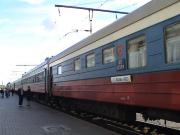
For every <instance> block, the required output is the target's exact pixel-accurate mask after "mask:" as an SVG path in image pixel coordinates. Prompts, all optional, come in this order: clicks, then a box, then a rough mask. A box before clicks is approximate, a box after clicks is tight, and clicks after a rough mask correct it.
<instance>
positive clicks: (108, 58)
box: [103, 47, 115, 64]
mask: <svg viewBox="0 0 180 135" xmlns="http://www.w3.org/2000/svg"><path fill="white" fill-rule="evenodd" d="M114 60H115V56H114V48H113V47H112V48H108V49H104V50H103V63H104V64H107V63H110V62H114Z"/></svg>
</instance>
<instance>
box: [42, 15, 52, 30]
mask: <svg viewBox="0 0 180 135" xmlns="http://www.w3.org/2000/svg"><path fill="white" fill-rule="evenodd" d="M42 25H43V26H44V28H45V29H46V30H48V31H51V30H53V29H54V28H55V22H53V21H52V20H50V19H49V18H46V19H45V20H44V21H43V22H42Z"/></svg>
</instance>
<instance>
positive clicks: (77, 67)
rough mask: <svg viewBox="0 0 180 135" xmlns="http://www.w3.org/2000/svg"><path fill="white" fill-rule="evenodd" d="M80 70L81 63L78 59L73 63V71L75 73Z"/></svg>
mask: <svg viewBox="0 0 180 135" xmlns="http://www.w3.org/2000/svg"><path fill="white" fill-rule="evenodd" d="M80 69H81V62H80V58H78V59H76V60H75V61H74V70H75V71H77V70H80Z"/></svg>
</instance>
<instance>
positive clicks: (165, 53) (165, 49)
mask: <svg viewBox="0 0 180 135" xmlns="http://www.w3.org/2000/svg"><path fill="white" fill-rule="evenodd" d="M178 23H180V21H176V22H173V23H170V24H167V25H165V26H164V27H163V39H164V43H163V46H164V61H165V64H178V63H180V62H168V55H167V38H166V37H167V36H166V29H167V28H168V27H170V26H173V25H176V24H178Z"/></svg>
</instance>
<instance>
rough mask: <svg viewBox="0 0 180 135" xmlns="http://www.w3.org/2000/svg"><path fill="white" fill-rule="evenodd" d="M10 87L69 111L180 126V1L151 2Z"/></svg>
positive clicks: (45, 63) (160, 0) (82, 41)
mask: <svg viewBox="0 0 180 135" xmlns="http://www.w3.org/2000/svg"><path fill="white" fill-rule="evenodd" d="M12 85H13V87H14V89H15V90H16V91H17V90H18V88H20V87H22V86H23V88H24V89H25V90H26V89H27V87H28V86H30V87H31V90H32V92H33V97H34V98H35V99H37V100H39V101H44V102H46V103H47V104H49V105H54V106H59V107H61V108H66V109H67V110H68V109H69V110H72V109H73V110H77V111H78V110H81V111H85V112H90V113H94V114H98V115H101V116H105V117H110V118H113V119H118V120H121V121H134V120H136V119H137V118H136V114H137V113H141V114H142V116H143V118H144V119H145V120H147V119H150V120H158V119H165V120H170V121H175V122H180V1H179V0H152V1H150V2H149V3H147V4H145V5H144V6H142V7H140V8H138V9H136V10H135V11H133V12H132V13H129V14H128V15H126V16H124V17H122V18H120V19H119V20H117V21H115V22H113V23H111V24H109V25H108V26H106V27H104V28H102V29H100V30H99V31H97V32H95V33H93V34H92V35H90V36H88V37H87V38H85V39H83V40H81V41H79V42H78V43H76V44H74V45H73V46H71V47H69V48H68V49H66V50H64V51H62V52H60V53H59V54H57V55H56V56H53V57H51V58H47V59H46V60H45V61H44V62H42V63H41V64H39V65H38V66H36V67H35V68H33V69H32V70H30V71H29V72H27V73H26V74H24V75H23V76H22V77H21V78H20V79H18V80H16V81H14V82H12Z"/></svg>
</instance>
